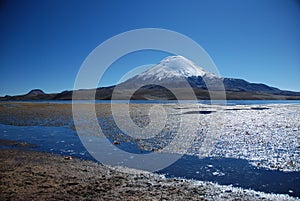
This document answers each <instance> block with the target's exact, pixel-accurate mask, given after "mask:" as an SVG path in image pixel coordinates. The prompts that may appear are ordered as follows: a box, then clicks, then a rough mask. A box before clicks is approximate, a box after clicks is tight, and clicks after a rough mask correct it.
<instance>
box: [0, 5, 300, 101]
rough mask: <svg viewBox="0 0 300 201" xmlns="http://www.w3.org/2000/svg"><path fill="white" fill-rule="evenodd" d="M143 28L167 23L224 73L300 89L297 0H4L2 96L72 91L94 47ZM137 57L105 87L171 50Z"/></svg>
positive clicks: (119, 67) (0, 10)
mask: <svg viewBox="0 0 300 201" xmlns="http://www.w3.org/2000/svg"><path fill="white" fill-rule="evenodd" d="M138 28H164V29H170V30H173V31H177V32H179V33H182V34H184V35H186V36H188V37H190V38H192V39H193V40H195V41H196V42H197V43H199V44H200V45H201V46H202V47H203V48H204V49H205V50H206V51H207V52H208V53H209V55H210V56H211V57H212V59H213V60H214V62H215V63H216V65H217V67H218V70H219V72H220V74H221V76H225V77H233V78H243V79H245V80H247V81H250V82H258V83H265V84H268V85H271V86H275V87H279V88H281V89H287V90H296V91H300V2H299V1H296V0H243V1H241V0H226V1H223V0H195V1H193V0H182V1H176V0H163V1H162V0H137V1H132V0H127V1H126V0H106V1H104V0H102V1H101V0H97V1H76V0H64V1H61V0H43V1H40V0H36V1H32V0H26V1H25V0H4V1H3V0H1V1H0V96H3V95H6V94H8V95H15V94H23V93H27V92H28V91H29V90H31V89H33V88H40V89H42V90H44V91H45V92H48V93H52V92H60V91H63V90H71V89H72V88H73V84H74V80H75V77H76V74H77V72H78V70H79V68H80V66H81V64H82V62H83V61H84V59H85V58H86V57H87V55H88V54H89V53H90V52H91V51H92V50H93V49H94V48H95V47H97V46H98V45H99V44H100V43H102V42H104V41H105V40H107V39H109V38H110V37H112V36H114V35H117V34H119V33H122V32H124V31H129V30H131V29H138ZM133 56H136V58H137V59H136V60H134V57H133ZM133 56H132V58H131V59H127V60H128V61H129V62H128V61H126V59H125V60H124V61H122V60H120V61H119V62H116V64H115V65H114V67H113V68H112V69H111V70H110V72H107V73H106V76H105V78H104V79H103V81H102V82H101V85H103V86H107V85H112V84H114V83H115V82H117V81H118V79H119V78H120V77H122V75H123V74H125V73H126V72H127V71H129V70H130V69H131V68H133V67H136V66H137V65H143V64H149V63H157V62H159V61H160V60H161V59H163V58H164V57H165V56H167V54H163V53H157V52H156V53H153V52H151V51H145V52H140V53H137V54H133ZM125 61H126V62H125ZM133 61H135V62H133Z"/></svg>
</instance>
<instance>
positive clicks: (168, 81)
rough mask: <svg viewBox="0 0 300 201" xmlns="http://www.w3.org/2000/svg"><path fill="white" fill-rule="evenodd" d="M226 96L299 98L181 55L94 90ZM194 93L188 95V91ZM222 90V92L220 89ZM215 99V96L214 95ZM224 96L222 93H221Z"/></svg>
mask: <svg viewBox="0 0 300 201" xmlns="http://www.w3.org/2000/svg"><path fill="white" fill-rule="evenodd" d="M224 89H225V90H226V91H225V93H226V98H227V99H239V100H247V99H268V100H269V99H280V100H284V99H293V100H300V92H292V91H283V90H280V89H278V88H274V87H270V86H267V85H265V84H257V83H250V82H247V81H245V80H242V79H234V78H224V77H220V76H217V75H215V74H213V73H210V72H208V71H206V70H205V69H203V68H202V67H200V66H198V65H197V64H195V63H193V62H192V61H190V60H188V59H187V58H185V57H183V56H169V57H166V58H165V59H163V60H162V61H161V62H159V63H158V64H157V65H155V66H153V67H152V68H150V69H148V70H146V71H144V72H142V73H140V74H139V75H136V76H134V77H132V78H130V79H128V80H127V81H125V82H123V83H121V84H119V85H117V86H110V87H102V88H98V89H96V94H95V99H98V100H110V99H111V98H112V95H113V92H114V94H117V96H113V98H116V99H135V100H141V99H143V100H154V99H162V100H173V99H176V98H178V97H175V96H174V93H176V94H180V97H179V98H180V99H193V98H194V97H195V96H196V97H197V98H198V99H201V100H203V99H205V100H206V99H210V93H209V92H211V91H214V94H218V93H219V94H224ZM190 90H192V92H194V93H192V94H194V95H195V96H194V95H192V96H191V93H190V92H191V91H190ZM91 91H92V89H85V90H77V91H76V94H78V99H82V100H85V99H93V97H91V93H90V92H91ZM222 91H223V92H222ZM72 93H73V92H72V91H64V92H61V93H57V94H45V93H44V92H43V91H42V90H39V89H35V90H32V91H30V92H29V93H28V94H25V95H19V96H5V97H0V100H71V99H72ZM214 98H216V97H214ZM220 98H224V96H220Z"/></svg>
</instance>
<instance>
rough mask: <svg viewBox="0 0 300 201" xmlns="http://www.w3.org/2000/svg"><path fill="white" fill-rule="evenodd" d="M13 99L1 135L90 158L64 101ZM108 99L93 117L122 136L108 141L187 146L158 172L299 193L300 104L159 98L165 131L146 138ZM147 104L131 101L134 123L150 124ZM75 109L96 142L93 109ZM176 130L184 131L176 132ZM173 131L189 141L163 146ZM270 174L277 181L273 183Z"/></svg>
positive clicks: (141, 146)
mask: <svg viewBox="0 0 300 201" xmlns="http://www.w3.org/2000/svg"><path fill="white" fill-rule="evenodd" d="M18 104H19V103H15V105H13V104H11V105H9V106H8V105H7V104H6V105H5V103H1V104H0V109H1V110H0V111H1V113H0V121H1V122H0V123H2V125H1V126H0V132H1V134H0V138H2V139H3V138H4V139H12V140H19V141H28V142H30V143H33V144H38V145H39V147H38V148H36V149H40V150H43V151H48V152H54V153H60V154H65V155H73V156H78V157H83V158H88V159H91V156H90V155H89V153H88V152H87V151H86V150H85V148H84V147H83V145H82V144H81V142H80V140H79V138H78V137H77V135H76V132H75V130H74V126H73V121H72V116H70V114H71V111H69V110H66V109H65V108H66V107H67V106H64V107H63V108H64V109H57V108H58V106H54V105H52V104H51V103H40V104H45V105H43V108H44V110H41V109H39V108H41V107H40V106H39V107H35V106H33V105H30V111H27V112H28V114H27V113H26V108H27V109H28V105H26V104H25V106H22V104H21V105H18ZM62 104H63V103H62ZM116 105H117V107H118V109H119V110H120V111H121V110H122V109H123V108H124V107H123V103H118V104H116ZM107 106H109V104H107V105H101V104H100V105H99V106H96V113H97V118H98V122H99V125H100V126H101V129H102V131H103V133H104V134H105V135H106V137H108V138H109V140H110V141H111V142H113V141H115V140H116V141H117V142H119V144H118V145H113V144H112V146H114V147H116V149H118V148H121V149H123V150H126V151H128V152H131V153H136V154H139V153H142V154H146V153H150V152H157V153H168V154H184V157H183V158H182V159H180V160H179V161H178V162H176V163H175V164H174V165H173V166H170V167H169V168H171V169H165V170H162V173H166V174H169V175H170V176H173V175H175V176H182V177H187V178H196V179H200V180H201V179H203V180H209V181H217V182H219V183H222V184H232V185H236V186H242V187H245V188H256V189H258V190H262V191H266V192H278V193H287V194H290V195H294V196H300V192H299V190H297V189H300V175H299V171H300V160H299V158H300V157H299V155H300V121H299V120H300V104H275V103H272V104H229V105H206V104H193V103H185V104H182V105H180V104H176V103H164V104H163V105H162V107H163V109H164V110H165V112H166V114H167V121H166V125H165V126H164V128H163V130H162V132H159V133H157V135H155V137H153V138H149V139H147V138H146V137H145V136H144V138H143V136H141V139H134V138H133V137H131V136H129V135H126V133H124V132H122V130H120V129H119V128H118V127H117V125H116V124H115V122H114V118H113V116H112V115H111V113H110V110H109V107H107ZM1 107H2V108H1ZM16 107H18V110H16V111H15V110H14V109H15V108H16ZM98 107H99V108H98ZM151 107H152V105H151V104H145V103H143V104H133V106H132V107H131V106H130V118H131V119H132V121H133V122H134V123H135V124H136V125H138V126H139V127H145V126H147V125H149V123H150V122H151V119H150V118H149V110H150V108H151ZM45 108H46V109H45ZM84 108H85V107H83V109H84ZM17 111H19V112H17ZM61 112H63V113H64V114H61ZM68 113H70V114H68ZM66 114H68V115H66ZM30 115H32V116H30ZM75 115H76V114H75ZM77 115H79V117H80V119H79V120H80V122H79V125H78V127H77V128H78V129H81V130H82V131H84V133H85V136H84V137H85V139H87V140H90V141H91V142H97V140H98V139H99V136H98V134H97V133H96V134H95V131H97V128H96V127H94V126H93V125H91V124H90V123H89V122H90V119H91V116H89V115H83V114H81V113H78V114H77ZM125 120H126V119H125ZM182 122H184V124H185V126H184V127H183V128H184V129H183V128H182V124H183V123H182ZM187 122H188V123H187ZM3 124H8V125H12V126H7V125H3ZM14 125H18V126H19V127H16V126H14ZM124 125H126V121H125V122H124ZM154 125H155V124H154ZM45 126H47V127H45ZM53 126H56V127H53ZM129 129H130V128H129ZM178 133H183V135H179V137H178ZM141 135H142V134H141ZM143 135H145V134H143ZM49 136H50V137H49ZM176 136H177V140H176V142H185V143H186V144H182V143H175V144H173V146H172V147H171V148H170V147H168V146H167V145H169V144H170V143H172V141H173V140H174V139H176ZM102 137H103V136H102ZM189 143H191V144H189ZM187 164H188V165H187ZM178 170H181V171H178ZM237 175H239V176H237ZM242 175H244V177H243V176H242ZM255 175H256V176H255ZM266 175H268V177H271V178H273V179H274V181H271V180H268V179H267V177H266ZM234 178H236V179H235V180H234ZM249 178H252V180H251V179H249ZM275 180H276V181H275ZM247 182H248V183H247ZM272 182H273V183H274V184H276V185H277V186H279V187H278V188H277V190H276V189H274V188H275V187H274V185H271V183H272ZM258 185H259V186H260V187H259V186H258ZM268 185H269V186H268ZM280 185H281V186H280ZM270 189H271V190H270ZM272 190H273V191H272Z"/></svg>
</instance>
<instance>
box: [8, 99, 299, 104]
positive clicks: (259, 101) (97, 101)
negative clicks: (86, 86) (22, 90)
mask: <svg viewBox="0 0 300 201" xmlns="http://www.w3.org/2000/svg"><path fill="white" fill-rule="evenodd" d="M3 102H5V101H3ZM12 102H33V103H51V104H72V101H71V100H54V101H51V100H50V101H49V100H37V101H34V100H33V101H12ZM74 102H75V103H96V104H107V103H115V104H119V103H128V101H126V100H113V101H110V100H95V101H88V100H76V101H74ZM177 102H178V101H176V100H131V101H130V103H131V104H172V103H177ZM212 102H213V103H215V104H218V103H220V104H225V105H265V104H300V100H213V101H210V100H198V101H193V100H183V101H181V103H186V104H188V103H192V104H193V103H200V104H211V103H212Z"/></svg>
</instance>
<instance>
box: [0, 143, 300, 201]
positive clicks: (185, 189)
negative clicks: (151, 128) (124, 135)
mask: <svg viewBox="0 0 300 201" xmlns="http://www.w3.org/2000/svg"><path fill="white" fill-rule="evenodd" d="M126 172H127V173H126ZM0 178H1V182H0V192H1V193H0V200H296V199H294V198H291V197H288V196H285V195H275V194H265V193H258V192H255V191H251V190H243V189H240V188H233V187H230V186H220V185H217V184H213V183H209V182H199V181H190V180H182V179H174V178H173V179H167V178H164V177H163V176H161V175H156V174H152V173H148V172H142V171H137V170H130V169H126V171H125V173H124V169H122V172H120V171H117V170H116V169H115V168H114V169H113V168H109V167H106V166H103V165H101V164H98V163H94V162H92V161H85V160H80V159H76V158H75V159H74V158H73V159H71V160H67V159H66V158H65V157H64V156H59V155H53V154H49V153H41V152H33V151H28V150H24V149H23V150H20V149H14V150H11V149H9V150H6V149H2V150H0Z"/></svg>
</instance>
